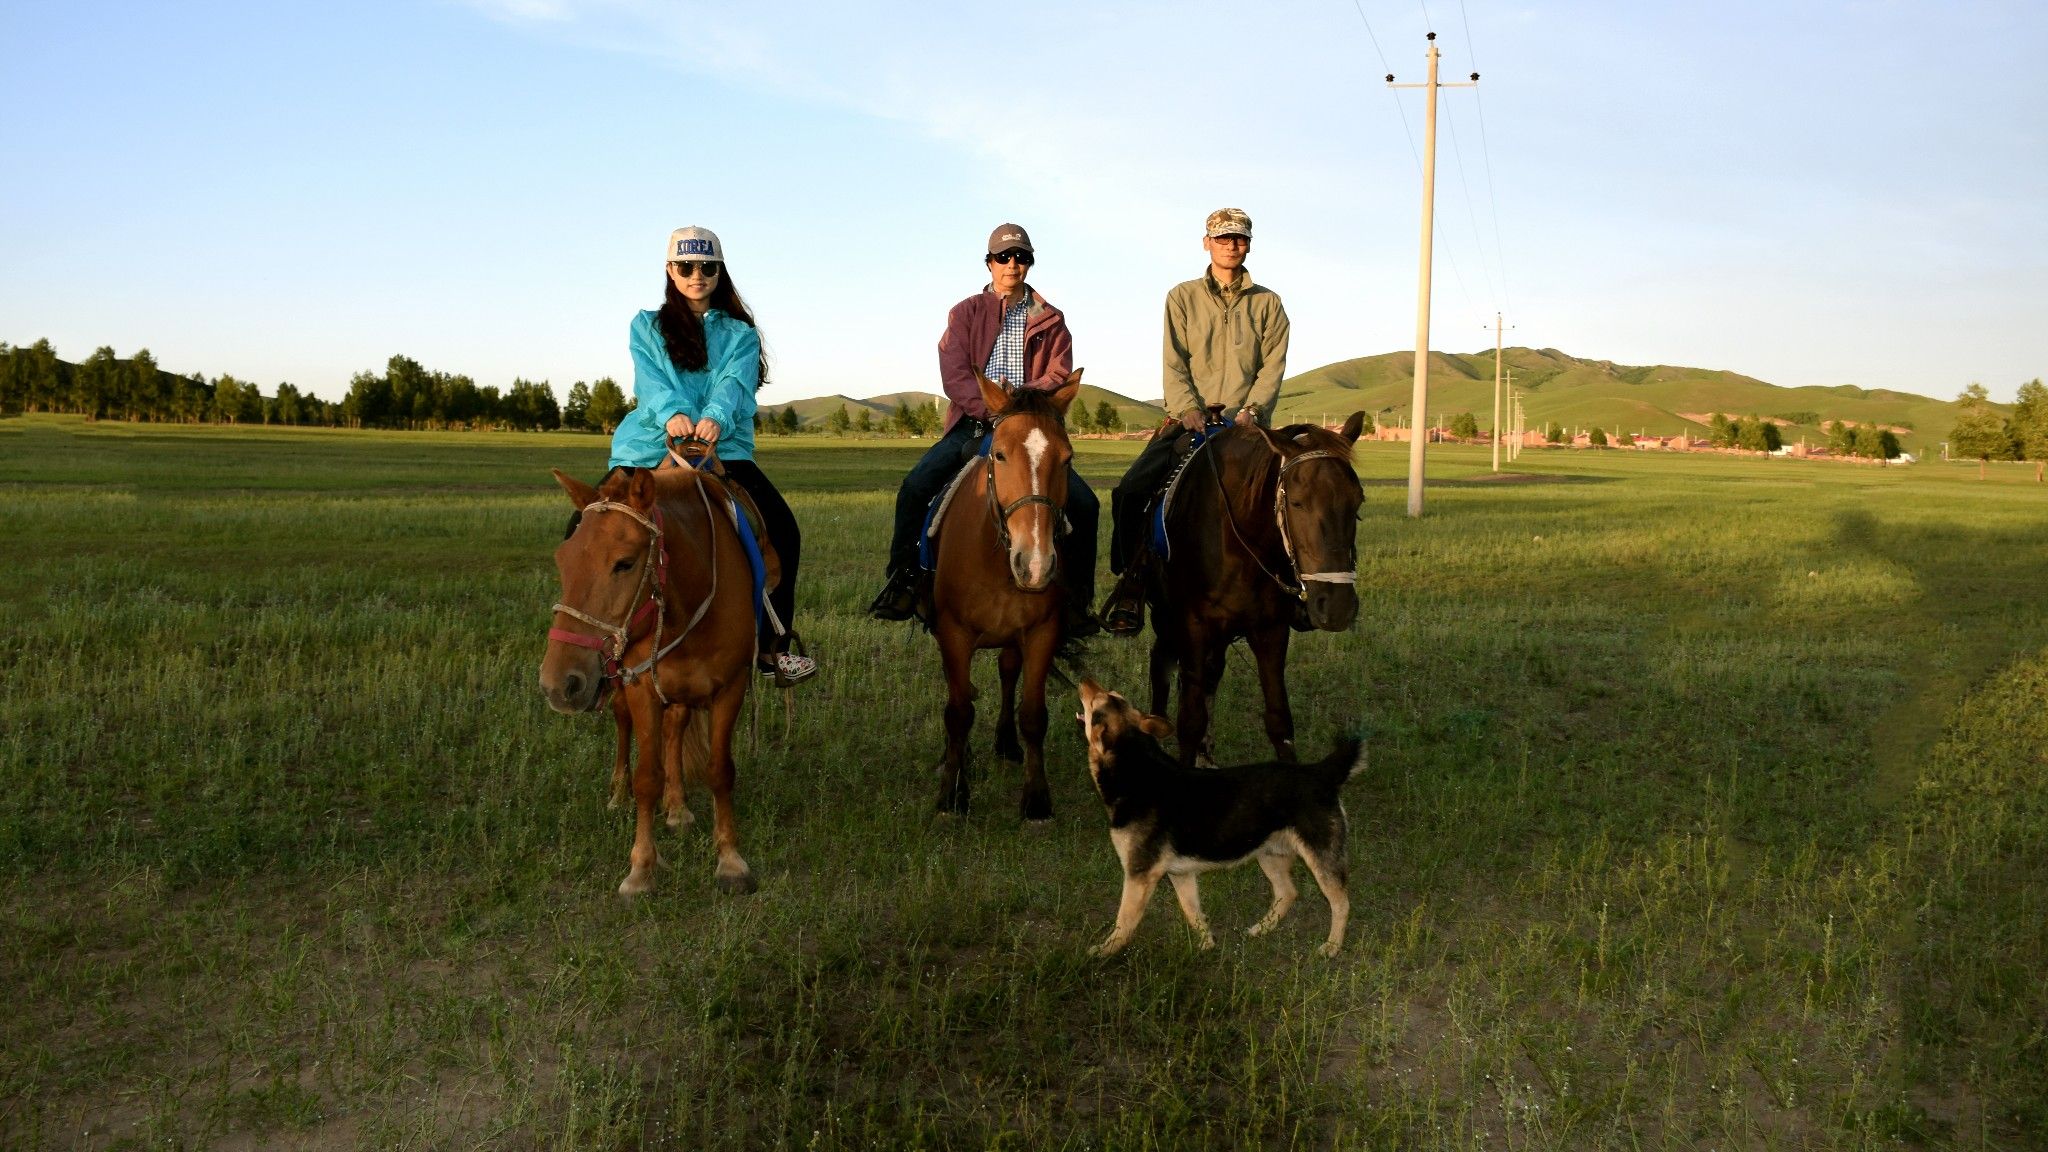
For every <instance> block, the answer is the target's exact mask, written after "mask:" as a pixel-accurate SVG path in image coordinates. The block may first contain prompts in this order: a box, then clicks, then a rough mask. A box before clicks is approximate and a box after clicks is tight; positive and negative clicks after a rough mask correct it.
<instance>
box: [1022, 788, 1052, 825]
mask: <svg viewBox="0 0 2048 1152" xmlns="http://www.w3.org/2000/svg"><path fill="white" fill-rule="evenodd" d="M1019 808H1020V811H1021V814H1022V815H1023V817H1024V821H1025V823H1027V824H1045V823H1049V822H1050V821H1051V820H1052V797H1051V796H1050V795H1048V794H1047V793H1044V792H1032V793H1028V794H1026V795H1025V797H1024V802H1023V803H1022V804H1021V805H1020V806H1019Z"/></svg>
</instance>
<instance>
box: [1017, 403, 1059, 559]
mask: <svg viewBox="0 0 2048 1152" xmlns="http://www.w3.org/2000/svg"><path fill="white" fill-rule="evenodd" d="M1051 445H1052V441H1050V440H1048V439H1046V437H1045V430H1044V429H1043V428H1033V429H1032V430H1031V432H1030V434H1029V435H1027V436H1025V437H1024V455H1025V458H1026V460H1027V461H1028V463H1029V467H1030V469H1031V494H1032V495H1033V496H1043V495H1044V494H1045V487H1044V481H1043V479H1042V477H1041V476H1040V475H1039V472H1040V470H1041V469H1042V468H1043V467H1044V465H1045V450H1046V449H1047V448H1048V447H1051ZM1052 522H1053V519H1052V514H1051V512H1050V511H1048V512H1047V513H1046V515H1045V516H1044V517H1043V518H1042V519H1041V518H1040V516H1039V515H1038V510H1037V509H1035V508H1034V509H1032V513H1031V541H1030V544H1029V548H1030V551H1029V552H1028V553H1027V554H1026V564H1027V571H1028V573H1029V575H1030V578H1031V582H1032V584H1033V585H1038V584H1043V583H1044V582H1045V581H1046V580H1047V579H1048V578H1049V577H1050V576H1051V575H1052V548H1051V547H1050V545H1051V541H1049V540H1047V539H1045V528H1044V527H1043V526H1046V525H1050V524H1051V523H1052Z"/></svg>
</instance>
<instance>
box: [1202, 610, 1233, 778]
mask: <svg viewBox="0 0 2048 1152" xmlns="http://www.w3.org/2000/svg"><path fill="white" fill-rule="evenodd" d="M1229 655H1230V641H1229V640H1224V641H1223V642H1222V643H1220V644H1218V643H1211V644H1210V645H1209V647H1208V648H1207V649H1206V650H1204V652H1203V659H1202V700H1203V703H1204V704H1205V705H1206V706H1207V709H1208V711H1207V712H1205V714H1204V716H1203V725H1202V740H1201V745H1202V746H1201V750H1200V751H1198V752H1197V753H1196V754H1195V762H1196V763H1198V764H1200V765H1202V766H1203V767H1204V768H1214V767H1215V766H1216V732H1215V730H1214V728H1213V723H1214V721H1215V714H1214V709H1215V707H1216V691H1217V689H1219V688H1221V687H1223V662H1224V658H1225V657H1227V656H1229Z"/></svg>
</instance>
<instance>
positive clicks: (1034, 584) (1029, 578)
mask: <svg viewBox="0 0 2048 1152" xmlns="http://www.w3.org/2000/svg"><path fill="white" fill-rule="evenodd" d="M1058 568H1059V565H1058V564H1057V563H1056V562H1055V559H1054V554H1053V551H1052V549H1050V548H1040V549H1033V548H1026V547H1016V548H1012V549H1010V580H1011V582H1012V583H1014V584H1016V585H1017V587H1018V588H1019V589H1020V590H1022V591H1025V592H1043V591H1045V590H1046V589H1047V588H1050V587H1051V586H1052V580H1053V575H1054V573H1055V572H1057V571H1058Z"/></svg>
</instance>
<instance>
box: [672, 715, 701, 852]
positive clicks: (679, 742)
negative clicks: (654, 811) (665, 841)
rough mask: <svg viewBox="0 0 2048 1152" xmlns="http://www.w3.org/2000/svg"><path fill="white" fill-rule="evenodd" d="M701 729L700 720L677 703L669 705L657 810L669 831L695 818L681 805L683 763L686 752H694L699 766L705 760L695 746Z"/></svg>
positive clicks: (699, 742) (688, 807)
mask: <svg viewBox="0 0 2048 1152" xmlns="http://www.w3.org/2000/svg"><path fill="white" fill-rule="evenodd" d="M703 729H704V721H703V719H702V718H701V717H700V716H699V715H698V714H697V713H694V712H692V711H690V710H689V709H688V708H685V707H684V706H682V705H681V704H675V705H671V706H670V707H669V708H668V709H667V715H665V716H664V717H662V729H661V738H662V744H663V748H662V753H661V762H662V763H661V766H662V783H661V811H662V815H663V816H664V817H666V818H667V821H668V826H669V827H671V828H681V827H682V826H683V825H685V824H688V823H690V822H691V821H693V820H695V819H696V817H695V816H692V815H691V814H690V806H689V805H688V804H686V803H684V802H683V762H684V758H685V757H686V756H687V755H688V754H689V753H690V752H692V751H696V752H697V753H698V757H697V759H698V762H699V765H700V766H701V764H702V762H703V761H704V759H705V757H704V755H703V753H702V750H701V748H700V747H697V746H699V745H702V744H703V742H704V730H703Z"/></svg>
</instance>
